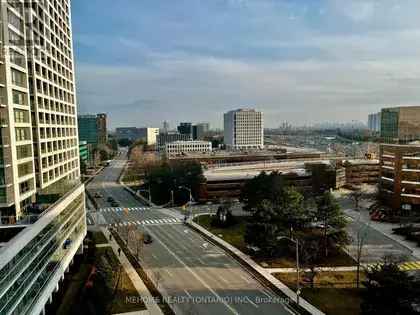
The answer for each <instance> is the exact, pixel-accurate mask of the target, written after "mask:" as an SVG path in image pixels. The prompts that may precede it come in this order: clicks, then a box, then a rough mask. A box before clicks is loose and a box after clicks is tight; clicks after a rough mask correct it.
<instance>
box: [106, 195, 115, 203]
mask: <svg viewBox="0 0 420 315" xmlns="http://www.w3.org/2000/svg"><path fill="white" fill-rule="evenodd" d="M106 201H108V202H113V201H115V200H114V198H112V197H111V196H109V197H108V198H106Z"/></svg>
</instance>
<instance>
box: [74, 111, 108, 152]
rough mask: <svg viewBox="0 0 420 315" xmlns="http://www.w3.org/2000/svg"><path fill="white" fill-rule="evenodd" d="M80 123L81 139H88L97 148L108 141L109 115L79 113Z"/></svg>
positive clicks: (78, 119)
mask: <svg viewBox="0 0 420 315" xmlns="http://www.w3.org/2000/svg"><path fill="white" fill-rule="evenodd" d="M77 121H78V125H79V140H80V141H86V142H87V143H88V144H90V145H91V146H92V147H94V148H96V147H98V146H100V145H105V144H107V142H108V131H107V115H106V114H103V113H101V114H96V115H90V114H88V115H79V116H78V117H77Z"/></svg>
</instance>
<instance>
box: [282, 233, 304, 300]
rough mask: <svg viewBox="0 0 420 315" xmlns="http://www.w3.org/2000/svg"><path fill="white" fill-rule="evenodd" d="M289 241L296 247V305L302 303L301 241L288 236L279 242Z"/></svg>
mask: <svg viewBox="0 0 420 315" xmlns="http://www.w3.org/2000/svg"><path fill="white" fill-rule="evenodd" d="M281 239H287V240H289V241H291V242H293V243H295V245H296V303H297V305H299V303H300V270H299V269H300V268H299V240H298V239H297V238H296V239H293V238H291V237H287V236H279V237H277V240H281Z"/></svg>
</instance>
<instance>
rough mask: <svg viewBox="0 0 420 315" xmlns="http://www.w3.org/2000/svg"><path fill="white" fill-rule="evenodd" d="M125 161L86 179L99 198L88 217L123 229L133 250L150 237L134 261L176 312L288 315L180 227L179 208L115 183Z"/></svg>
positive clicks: (283, 302) (282, 302)
mask: <svg viewBox="0 0 420 315" xmlns="http://www.w3.org/2000/svg"><path fill="white" fill-rule="evenodd" d="M125 162H126V161H125V160H124V159H120V160H115V161H113V162H112V163H111V165H110V166H109V167H107V168H105V169H104V170H103V171H102V172H101V173H100V174H98V175H97V176H96V177H95V178H94V179H93V180H92V182H91V183H89V185H88V186H87V189H88V190H89V192H90V193H91V194H92V195H95V194H96V193H98V195H101V196H103V197H102V198H97V199H96V201H97V204H98V207H99V211H92V212H90V213H89V216H90V217H91V218H92V220H93V221H94V223H96V224H98V225H102V226H113V227H114V228H117V229H120V231H122V232H124V229H127V231H128V232H127V235H132V236H128V238H129V240H131V241H129V246H130V248H132V250H133V251H135V247H136V246H137V245H138V244H137V243H136V242H137V241H136V240H137V239H138V238H137V237H138V236H139V235H140V234H144V233H148V234H149V235H151V236H152V238H153V243H152V244H148V245H144V246H142V251H141V254H140V255H139V256H140V264H141V265H142V266H143V268H144V269H145V271H146V273H147V274H148V276H149V277H150V278H151V279H152V280H153V281H154V283H155V286H157V287H158V289H159V291H161V293H162V295H163V296H164V298H166V299H167V301H168V302H169V304H170V305H171V307H172V308H173V310H174V311H175V312H176V313H177V314H200V315H201V314H209V315H213V314H257V313H258V314H275V315H282V314H293V312H292V311H291V310H290V308H289V307H288V303H289V301H288V300H287V299H283V298H280V297H279V296H278V295H277V294H275V293H274V292H272V291H271V290H270V289H269V288H267V287H265V286H264V285H263V284H262V283H260V282H259V281H258V280H257V279H255V278H254V277H253V275H252V274H250V273H249V272H248V271H246V270H245V269H244V268H243V267H242V266H241V265H240V264H239V263H238V262H237V261H236V260H235V259H233V258H232V257H231V256H229V255H228V254H227V253H226V252H224V251H223V250H222V249H220V248H219V247H217V246H215V245H214V244H212V243H210V242H208V241H207V240H206V239H205V238H203V237H202V236H201V235H200V234H198V233H197V232H195V231H193V230H191V229H190V228H189V227H187V226H186V225H184V224H183V223H182V218H183V217H182V215H181V214H180V213H179V212H177V211H172V210H170V209H159V208H153V207H152V208H151V207H147V206H146V205H144V204H142V203H140V202H139V201H138V199H136V198H135V197H134V196H132V195H131V194H130V193H129V192H128V191H126V190H125V189H124V188H123V187H122V186H121V185H119V184H118V183H117V180H118V177H119V175H120V173H121V171H122V169H123V167H124V165H125ZM107 197H112V198H113V199H114V200H115V201H117V202H118V204H119V207H111V206H110V205H109V204H108V203H107V201H106V200H107ZM122 234H124V233H122Z"/></svg>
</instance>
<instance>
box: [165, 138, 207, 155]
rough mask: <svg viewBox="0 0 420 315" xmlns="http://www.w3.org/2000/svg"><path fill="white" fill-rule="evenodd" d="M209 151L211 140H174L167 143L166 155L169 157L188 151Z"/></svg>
mask: <svg viewBox="0 0 420 315" xmlns="http://www.w3.org/2000/svg"><path fill="white" fill-rule="evenodd" d="M209 152H211V142H207V141H174V142H170V143H166V144H165V155H166V156H167V157H170V156H174V155H182V154H186V153H209Z"/></svg>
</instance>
